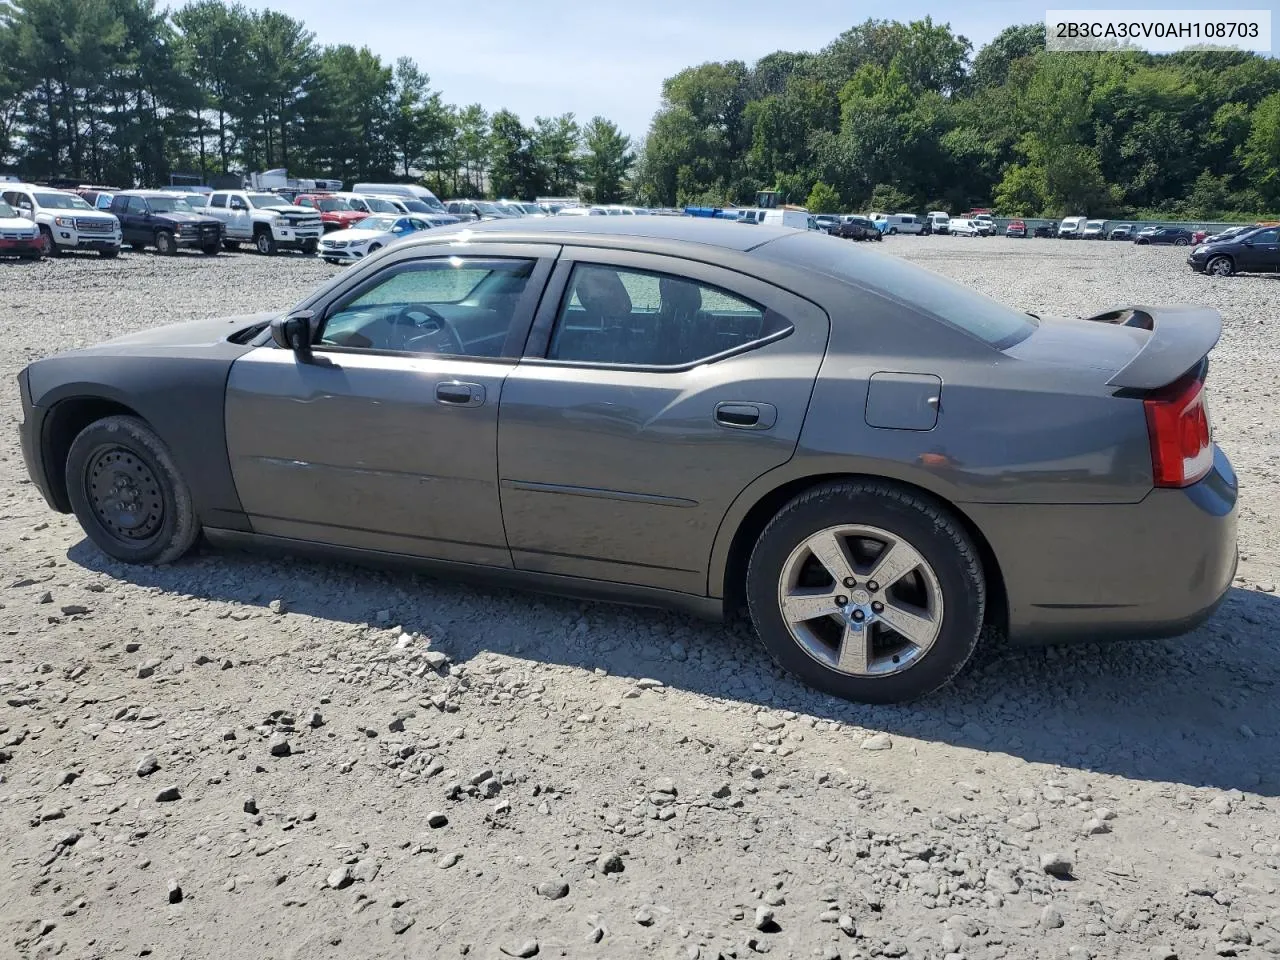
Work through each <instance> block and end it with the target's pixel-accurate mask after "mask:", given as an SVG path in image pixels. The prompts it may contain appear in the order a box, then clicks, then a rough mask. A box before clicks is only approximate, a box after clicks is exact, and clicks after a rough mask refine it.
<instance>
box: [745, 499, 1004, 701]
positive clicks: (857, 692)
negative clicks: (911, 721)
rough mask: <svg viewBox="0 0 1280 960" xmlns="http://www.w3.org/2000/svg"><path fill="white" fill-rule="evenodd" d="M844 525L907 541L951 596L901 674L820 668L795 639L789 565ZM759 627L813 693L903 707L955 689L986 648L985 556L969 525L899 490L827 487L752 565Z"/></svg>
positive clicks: (777, 522) (787, 518) (799, 508)
mask: <svg viewBox="0 0 1280 960" xmlns="http://www.w3.org/2000/svg"><path fill="white" fill-rule="evenodd" d="M842 524H860V525H866V526H871V527H876V528H879V529H880V530H883V531H886V532H888V533H891V534H893V535H895V536H898V537H901V538H903V539H904V540H906V541H907V542H908V543H909V544H910V545H911V546H913V547H914V548H915V550H916V551H917V552H918V554H919V555H920V556H921V557H923V558H924V560H925V561H926V563H927V564H928V565H929V566H930V567H932V570H933V573H934V575H935V576H936V579H937V584H938V588H939V590H940V592H941V595H942V608H943V611H944V612H943V616H942V623H941V626H940V628H939V631H938V635H937V637H936V639H934V641H933V643H932V645H930V646H929V647H928V648H927V649H926V650H925V651H924V653H922V654H921V655H920V656H919V659H917V660H916V661H915V662H914V663H911V664H910V665H909V666H907V667H905V668H903V669H901V670H900V672H897V673H888V674H886V675H883V676H855V675H852V674H849V673H844V672H841V671H839V670H836V669H835V668H834V667H832V666H828V665H827V664H825V663H822V662H819V660H818V659H817V658H815V657H814V656H813V655H811V654H810V653H808V652H806V651H805V649H804V648H803V647H802V646H801V645H800V643H799V642H798V641H797V640H796V639H795V638H794V637H793V636H792V634H791V631H790V629H789V628H788V626H787V623H786V621H785V619H784V618H783V615H782V611H781V609H780V605H779V600H778V587H779V582H780V578H781V577H782V574H783V570H784V567H785V566H786V564H787V560H788V558H789V557H790V556H791V555H792V552H793V551H794V550H795V549H796V548H797V546H798V545H799V544H801V543H803V542H804V541H805V540H806V539H807V538H809V537H810V536H812V535H813V534H815V533H817V532H819V531H822V530H825V529H827V528H828V527H833V526H838V525H842ZM746 593H747V601H748V605H749V607H750V611H751V620H752V623H753V624H754V625H755V628H756V632H757V634H758V635H759V637H760V640H761V642H762V643H763V644H764V645H765V648H766V649H767V650H768V651H769V653H770V654H771V655H772V656H773V658H774V660H776V661H777V663H778V664H779V665H780V666H781V667H782V668H783V669H784V670H787V671H789V672H790V673H793V674H795V675H796V676H798V677H799V678H800V679H802V680H803V681H804V682H806V683H807V684H809V685H810V686H813V687H816V688H817V689H819V690H822V691H824V692H826V693H830V694H833V695H835V696H837V697H842V698H844V699H846V700H853V701H859V702H863V703H900V702H902V701H906V700H914V699H917V698H919V697H922V696H924V695H926V694H928V693H931V692H932V691H934V690H936V689H938V688H939V687H941V686H943V685H944V684H946V683H947V682H949V681H950V680H951V679H952V678H953V677H955V675H956V674H957V673H959V672H960V670H961V669H962V668H963V667H964V665H965V663H966V662H968V660H969V657H970V656H971V655H972V654H973V651H974V649H975V648H976V646H977V644H978V637H979V634H980V632H981V629H982V621H983V614H984V611H985V605H986V581H985V579H984V577H983V574H982V565H981V563H980V561H979V558H978V551H977V549H976V548H975V547H974V545H973V542H972V541H971V540H970V538H969V536H968V535H967V534H966V533H965V531H964V529H963V527H962V526H961V525H960V524H959V523H958V522H957V521H956V520H955V519H954V518H953V517H952V516H951V515H950V514H949V513H948V512H947V511H945V510H944V509H943V508H941V507H940V506H939V505H937V504H936V503H934V502H932V501H931V500H929V499H927V498H926V497H923V496H919V495H917V494H914V493H912V492H909V491H907V490H904V489H903V488H901V487H897V486H895V485H893V484H891V483H886V482H881V481H843V482H833V483H825V484H822V485H820V486H817V487H814V488H812V489H810V490H807V491H805V492H804V493H802V494H800V495H799V496H797V497H796V498H795V499H794V500H792V501H791V502H790V503H788V504H787V505H786V506H785V507H783V508H782V509H781V510H780V511H779V512H778V513H777V515H776V516H775V517H774V518H773V519H772V520H771V521H770V522H769V524H768V526H766V527H765V529H764V532H763V533H761V535H760V539H759V540H758V541H757V542H756V545H755V548H754V549H753V551H752V553H751V561H750V564H749V566H748V568H747V589H746Z"/></svg>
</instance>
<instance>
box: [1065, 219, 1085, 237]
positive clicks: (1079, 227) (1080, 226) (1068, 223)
mask: <svg viewBox="0 0 1280 960" xmlns="http://www.w3.org/2000/svg"><path fill="white" fill-rule="evenodd" d="M1088 222H1089V221H1088V218H1087V217H1067V218H1066V219H1065V220H1063V221H1062V222H1061V223H1060V224H1058V236H1059V237H1062V238H1063V239H1064V240H1078V239H1079V238H1080V237H1081V236H1083V234H1084V225H1085V224H1086V223H1088Z"/></svg>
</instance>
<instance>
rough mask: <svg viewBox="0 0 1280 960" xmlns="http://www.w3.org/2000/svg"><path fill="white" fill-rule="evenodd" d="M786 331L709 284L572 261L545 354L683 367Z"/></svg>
mask: <svg viewBox="0 0 1280 960" xmlns="http://www.w3.org/2000/svg"><path fill="white" fill-rule="evenodd" d="M788 329H790V324H789V323H788V322H787V321H786V320H785V319H784V318H783V317H781V316H780V315H778V314H776V313H774V312H772V311H767V310H766V309H765V308H763V307H761V306H759V305H758V304H755V303H752V302H751V301H749V300H747V299H745V298H743V297H740V296H738V295H737V294H735V293H730V292H729V291H727V290H722V289H720V288H719V287H713V286H711V285H710V284H706V283H701V282H699V281H696V280H690V279H687V278H685V277H678V276H675V275H673V274H667V273H653V272H649V271H644V270H631V269H627V268H624V267H614V266H605V265H603V264H592V263H579V264H577V265H575V266H574V268H573V274H572V276H571V277H570V278H569V286H568V288H567V290H566V291H565V295H564V299H563V302H562V303H561V306H560V313H559V316H557V318H556V326H555V331H554V333H553V334H552V337H551V345H550V347H549V349H548V350H547V357H548V359H551V360H566V361H570V362H577V363H608V364H622V365H626V366H643V367H680V366H686V365H688V364H691V363H697V362H699V361H702V360H709V359H711V358H712V357H716V356H719V355H721V354H725V353H728V352H730V351H735V350H739V349H741V348H742V347H746V346H750V345H751V344H753V343H757V342H759V341H762V340H765V339H766V338H769V337H772V336H773V335H774V334H778V333H782V332H784V331H786V330H788Z"/></svg>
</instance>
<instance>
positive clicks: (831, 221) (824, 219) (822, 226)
mask: <svg viewBox="0 0 1280 960" xmlns="http://www.w3.org/2000/svg"><path fill="white" fill-rule="evenodd" d="M840 221H841V217H840V215H839V214H836V213H815V214H814V215H813V223H814V229H815V230H825V231H826V232H827V233H835V228H836V227H837V226H839V225H840Z"/></svg>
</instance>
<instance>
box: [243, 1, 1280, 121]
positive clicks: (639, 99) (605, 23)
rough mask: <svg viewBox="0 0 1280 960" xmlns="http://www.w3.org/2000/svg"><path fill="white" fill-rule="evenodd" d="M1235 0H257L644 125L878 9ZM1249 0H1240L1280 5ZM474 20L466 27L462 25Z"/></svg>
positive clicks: (468, 86)
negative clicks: (719, 76) (467, 0)
mask: <svg viewBox="0 0 1280 960" xmlns="http://www.w3.org/2000/svg"><path fill="white" fill-rule="evenodd" d="M1229 2H1231V0H1216V2H1215V0H1199V2H1195V0H1190V2H1187V0H1158V2H1144V0H1112V2H1110V3H1106V2H1098V0H1050V2H1049V3H1046V2H1045V0H1040V2H1027V0H964V2H950V3H948V2H943V0H897V2H893V3H884V2H880V3H868V2H862V0H792V2H790V3H783V2H780V0H635V2H621V0H555V2H554V3H548V2H546V0H542V2H541V3H536V2H531V0H474V5H466V4H448V5H442V4H427V3H422V2H421V0H355V2H349V0H270V2H257V0H250V2H248V3H246V6H249V7H253V8H258V9H267V8H269V9H272V10H278V11H279V12H281V13H286V14H289V15H290V16H292V17H295V18H297V19H299V20H302V21H303V22H304V23H306V24H307V26H308V28H309V29H311V30H312V31H313V32H314V33H315V35H316V39H317V41H318V42H320V43H321V44H325V45H329V44H339V43H350V44H352V45H354V46H357V47H359V46H367V47H369V49H371V50H372V51H373V52H374V53H376V54H378V55H379V56H381V57H382V58H383V60H385V61H386V62H388V63H392V62H394V61H395V60H396V58H398V57H401V56H409V57H412V58H413V59H414V60H416V61H417V63H418V65H419V66H420V67H421V68H422V69H423V70H425V71H426V72H427V73H428V74H429V75H430V77H431V83H432V88H433V89H435V90H439V91H440V92H441V94H442V95H443V97H444V100H445V102H447V103H454V104H458V105H466V104H469V103H479V104H481V105H482V106H484V107H485V109H487V110H490V111H493V110H496V109H500V108H503V107H506V108H507V109H510V110H513V111H514V112H515V113H517V114H518V115H519V116H520V118H521V119H522V120H523V121H524V122H525V123H532V121H533V118H534V117H535V116H554V115H558V114H561V113H566V112H572V113H574V114H576V115H577V117H578V119H579V121H582V122H585V121H586V120H588V119H590V118H591V117H593V116H595V115H597V114H600V115H603V116H605V117H607V118H609V119H610V120H613V121H614V122H615V123H617V124H618V125H619V126H620V127H621V128H622V130H623V132H625V133H627V134H630V135H631V136H632V137H642V136H643V135H644V133H645V132H646V130H648V127H649V121H650V119H651V118H652V117H653V114H654V112H655V111H656V110H657V109H658V106H659V102H660V100H661V97H662V81H663V80H664V79H666V78H667V77H670V76H672V75H673V74H675V73H678V72H679V71H680V70H683V69H684V68H685V67H689V66H694V65H696V64H699V63H705V62H707V61H711V60H743V61H746V62H747V63H748V64H750V63H753V62H754V61H756V60H758V59H759V58H760V57H762V56H764V55H765V54H768V53H772V52H774V51H775V50H791V51H799V50H818V49H820V48H821V47H823V46H825V45H826V44H827V43H828V42H830V41H831V40H832V39H834V38H835V37H836V36H838V35H839V34H840V33H841V32H842V31H844V30H847V29H848V28H849V27H851V26H854V25H856V24H859V23H862V22H863V21H864V20H867V19H868V18H877V19H881V18H882V19H894V20H901V21H903V22H907V21H910V20H918V19H923V18H924V17H925V16H932V17H933V19H934V21H935V22H942V23H950V24H951V27H952V29H953V30H954V31H955V32H957V33H960V34H963V35H964V36H966V37H968V38H969V40H970V41H971V42H972V43H973V48H974V52H975V53H976V52H977V50H978V49H979V48H980V47H981V46H982V45H983V44H984V43H986V42H988V41H989V40H991V39H992V38H993V37H995V36H996V34H998V33H999V32H1000V31H1001V30H1003V29H1004V28H1005V27H1007V26H1010V25H1011V24H1015V23H1031V22H1037V21H1038V22H1043V20H1044V16H1045V10H1046V7H1052V8H1054V9H1063V8H1066V9H1088V8H1112V9H1114V8H1124V9H1163V10H1168V9H1189V8H1195V7H1199V8H1201V9H1203V8H1206V7H1207V8H1210V9H1214V8H1219V7H1221V6H1224V5H1226V3H1229ZM1275 4H1276V0H1261V2H1260V0H1237V2H1236V3H1231V6H1232V7H1233V8H1234V7H1236V6H1239V7H1254V8H1260V9H1267V8H1274V6H1275ZM459 23H464V24H465V26H464V27H462V28H461V29H459V28H458V27H457V24H459Z"/></svg>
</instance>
